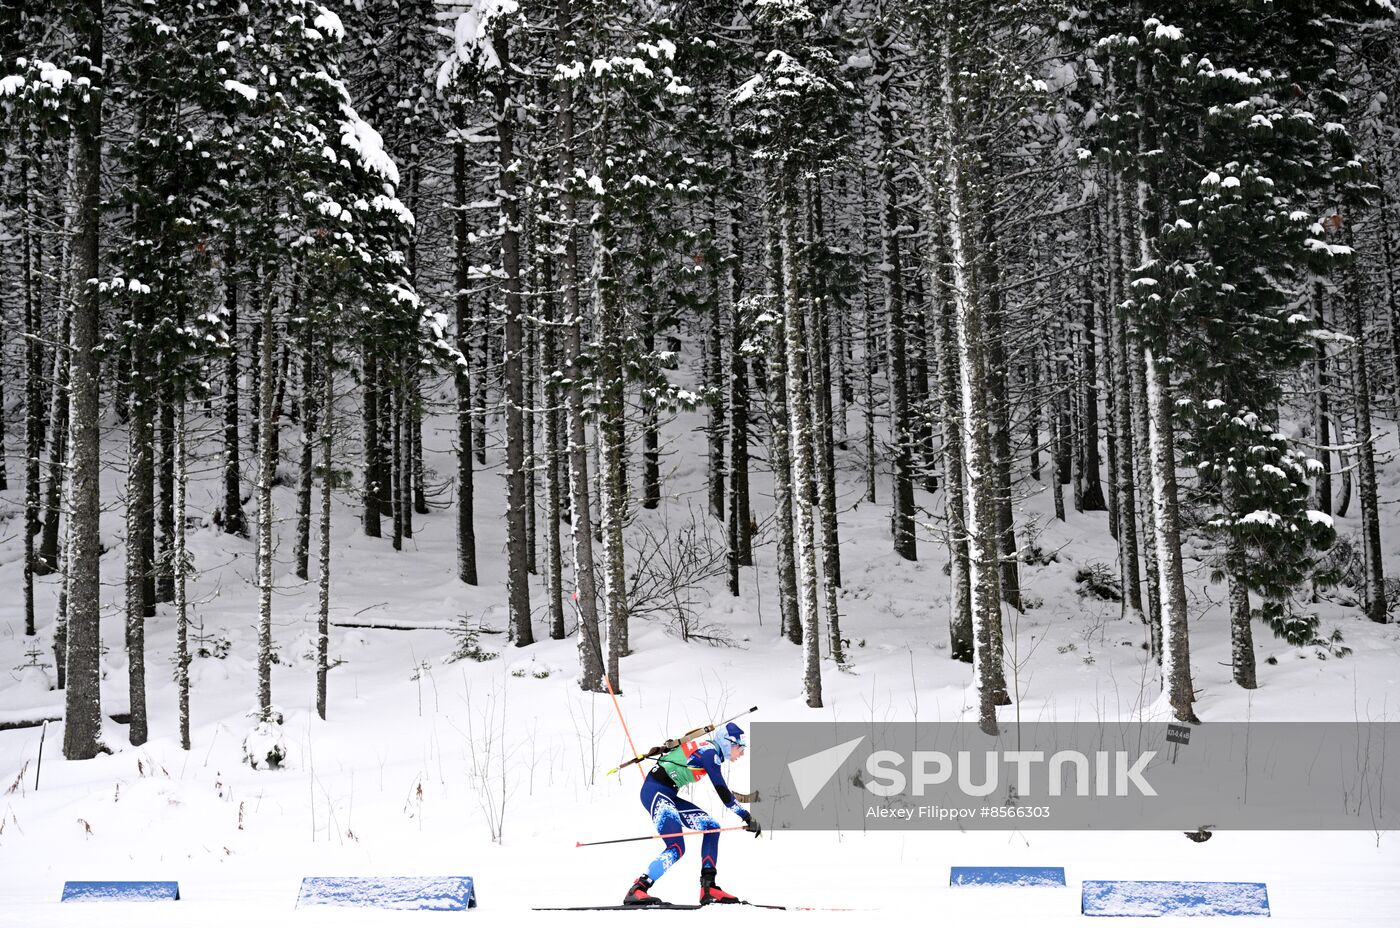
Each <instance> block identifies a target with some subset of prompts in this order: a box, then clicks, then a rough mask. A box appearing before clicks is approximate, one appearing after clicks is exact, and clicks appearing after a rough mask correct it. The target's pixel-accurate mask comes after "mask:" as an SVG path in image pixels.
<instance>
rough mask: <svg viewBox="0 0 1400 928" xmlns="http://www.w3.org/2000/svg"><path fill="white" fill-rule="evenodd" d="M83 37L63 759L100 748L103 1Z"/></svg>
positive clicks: (81, 21)
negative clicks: (84, 70)
mask: <svg viewBox="0 0 1400 928" xmlns="http://www.w3.org/2000/svg"><path fill="white" fill-rule="evenodd" d="M78 13H79V16H78V38H79V41H80V42H82V43H83V44H84V45H85V46H86V48H85V49H84V52H85V54H86V58H87V66H88V67H89V69H90V72H89V75H88V79H89V80H90V81H91V86H90V90H89V92H88V95H87V100H86V101H85V102H84V103H82V104H79V105H78V106H76V107H75V109H76V112H75V113H74V116H73V123H74V125H73V152H72V166H73V191H74V195H75V200H76V216H75V218H74V222H73V226H72V228H73V233H74V234H73V269H72V279H73V291H74V292H73V296H74V299H73V341H72V352H71V359H72V360H71V364H72V367H71V371H72V374H71V376H72V388H71V389H72V408H71V411H70V416H71V422H72V447H71V450H70V454H69V480H70V485H71V487H72V492H71V503H70V504H71V510H70V512H71V516H70V523H71V524H70V526H69V533H68V534H69V543H68V563H67V573H66V576H67V578H68V586H69V591H68V621H67V655H66V666H67V678H68V679H67V684H68V686H67V690H66V691H65V693H64V726H63V756H64V757H65V758H67V759H68V760H86V759H88V758H91V757H94V756H96V754H97V753H98V751H99V750H102V745H101V742H100V740H99V739H100V738H101V735H102V695H101V667H100V660H101V648H102V633H101V628H100V625H99V620H100V618H101V596H102V577H101V570H102V563H101V559H102V540H101V535H100V531H99V525H98V521H99V518H100V517H101V514H102V500H101V494H100V490H99V480H100V477H101V470H102V435H101V423H100V421H99V419H98V413H99V407H98V401H99V391H100V379H99V378H100V377H101V367H100V362H99V359H98V355H97V347H98V344H99V341H100V338H101V328H100V327H101V307H100V305H99V303H98V289H97V280H98V277H99V275H100V274H101V266H100V264H99V250H98V248H99V239H98V236H99V231H100V223H101V210H102V202H101V197H102V98H103V90H104V87H103V81H102V71H101V68H102V67H103V64H104V62H103V55H102V24H103V12H102V0H85V2H84V3H83V5H82V6H81V7H80V9H79V11H78Z"/></svg>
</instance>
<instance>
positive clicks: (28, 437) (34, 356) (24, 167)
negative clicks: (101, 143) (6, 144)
mask: <svg viewBox="0 0 1400 928" xmlns="http://www.w3.org/2000/svg"><path fill="white" fill-rule="evenodd" d="M20 170H21V174H20V196H21V199H20V209H21V211H22V212H23V213H24V214H26V218H25V219H24V220H23V221H22V222H23V224H22V225H21V235H22V237H23V240H22V243H21V250H22V258H23V269H22V273H23V278H24V280H23V286H24V528H23V529H22V532H23V535H24V634H25V635H27V636H29V637H31V638H32V637H33V636H34V634H35V627H34V578H35V577H36V576H38V574H39V562H38V558H37V552H36V551H35V548H34V539H35V537H36V536H37V535H38V534H39V531H40V526H39V515H40V509H39V503H40V486H39V456H40V455H41V454H43V450H44V412H43V406H44V393H43V374H44V371H43V363H44V362H43V357H42V352H41V348H40V341H39V333H40V331H41V329H42V327H43V309H42V301H41V297H40V292H39V288H38V287H37V286H35V270H36V267H35V265H36V264H38V263H39V262H37V261H36V260H35V258H34V251H35V249H34V241H33V238H34V237H33V235H32V234H31V223H30V221H29V219H28V218H27V214H28V213H29V209H30V202H31V201H30V197H29V164H28V162H27V161H22V162H21V165H20ZM56 440H57V436H55V441H56Z"/></svg>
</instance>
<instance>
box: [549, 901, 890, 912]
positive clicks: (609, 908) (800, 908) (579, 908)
mask: <svg viewBox="0 0 1400 928" xmlns="http://www.w3.org/2000/svg"><path fill="white" fill-rule="evenodd" d="M736 904H737V905H746V906H748V907H749V908H751V909H776V910H777V911H780V912H861V911H866V910H864V909H833V908H826V907H823V906H811V905H765V904H764V903H762V902H747V901H744V902H739V903H732V902H730V903H719V902H716V903H711V904H710V905H686V904H682V903H676V902H657V903H653V904H651V905H570V906H554V907H536V908H533V909H531V910H530V911H532V912H646V911H649V910H653V909H658V910H662V911H668V912H674V911H676V910H677V909H683V910H690V909H709V908H724V906H725V905H736Z"/></svg>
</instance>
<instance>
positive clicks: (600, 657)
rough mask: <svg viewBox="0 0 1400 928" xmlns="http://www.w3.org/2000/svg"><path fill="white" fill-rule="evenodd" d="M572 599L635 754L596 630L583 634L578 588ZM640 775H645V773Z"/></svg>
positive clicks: (581, 609) (579, 624)
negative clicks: (592, 633)
mask: <svg viewBox="0 0 1400 928" xmlns="http://www.w3.org/2000/svg"><path fill="white" fill-rule="evenodd" d="M573 600H574V609H575V611H577V612H578V627H579V634H580V635H582V636H583V637H584V638H585V639H588V642H589V644H591V645H593V653H594V654H595V655H596V656H597V658H598V666H599V668H600V669H601V670H602V672H603V683H605V684H606V685H607V687H608V695H609V696H611V697H612V704H613V709H614V710H615V711H616V712H617V720H618V721H619V722H621V723H622V733H623V734H625V735H626V736H627V746H628V747H630V748H631V749H632V753H633V754H636V753H637V744H636V742H634V741H633V740H632V732H631V730H629V729H628V727H627V719H625V718H623V716H622V706H620V705H618V703H617V693H616V692H615V691H614V690H613V685H612V680H609V679H608V666H607V664H606V663H604V661H603V646H602V644H601V643H600V642H599V641H598V637H597V632H596V631H594V635H593V637H592V638H589V637H588V636H587V635H584V627H585V626H586V625H587V624H588V623H587V622H585V621H584V620H583V607H582V606H580V605H579V600H578V590H574V593H573ZM609 634H611V632H609ZM638 773H641V771H640V770H639V771H638ZM642 775H643V776H645V775H646V774H642Z"/></svg>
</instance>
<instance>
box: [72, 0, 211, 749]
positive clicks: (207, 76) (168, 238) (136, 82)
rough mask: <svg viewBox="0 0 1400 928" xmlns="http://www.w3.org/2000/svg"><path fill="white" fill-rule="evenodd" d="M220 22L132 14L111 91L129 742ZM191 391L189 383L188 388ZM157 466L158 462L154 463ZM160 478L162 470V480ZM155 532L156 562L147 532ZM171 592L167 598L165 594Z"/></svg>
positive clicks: (192, 9)
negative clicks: (120, 115) (125, 433)
mask: <svg viewBox="0 0 1400 928" xmlns="http://www.w3.org/2000/svg"><path fill="white" fill-rule="evenodd" d="M218 27H219V20H218V18H216V17H210V16H206V15H204V11H203V9H202V8H201V5H199V4H195V3H190V4H184V5H182V4H167V5H165V6H164V7H163V8H162V9H161V11H160V15H156V13H155V12H154V11H153V10H152V9H149V8H142V9H140V10H138V11H135V13H134V14H133V16H132V17H131V18H130V20H129V21H128V28H127V29H126V30H125V32H124V37H125V40H126V41H125V42H124V44H123V46H122V54H121V55H120V59H119V60H120V62H121V67H120V69H119V70H115V72H114V74H113V78H114V80H115V81H116V82H117V83H118V84H119V85H120V86H121V88H122V94H121V95H120V103H121V105H122V108H123V110H124V115H126V116H128V117H129V118H130V119H131V123H130V125H131V126H132V128H133V129H134V136H132V137H130V138H124V137H123V135H122V131H123V130H116V131H114V132H113V133H112V136H113V140H114V142H118V144H113V146H112V149H113V152H114V155H115V157H114V158H113V163H112V173H113V174H115V175H116V176H119V177H121V178H123V180H124V181H125V183H123V185H122V186H121V188H120V191H121V192H120V195H119V198H118V199H119V203H120V206H121V209H120V213H121V214H122V216H123V217H124V221H122V222H121V223H120V224H119V225H118V231H117V236H116V238H117V242H116V243H115V247H114V248H113V249H112V253H111V255H110V258H109V262H110V273H109V276H107V277H105V278H104V279H103V280H102V282H101V284H100V285H99V286H100V289H101V291H102V292H103V293H104V294H105V295H106V301H107V302H108V304H109V305H110V306H111V307H112V310H113V311H114V312H116V313H118V314H119V315H121V316H122V317H123V325H122V327H121V329H120V342H121V344H122V346H123V347H124V349H125V351H126V353H127V356H128V357H129V358H130V359H131V372H130V374H129V377H128V385H127V389H128V391H129V392H128V402H127V425H128V430H129V439H128V462H127V484H126V485H127V493H126V501H127V505H126V526H127V532H126V548H127V556H126V562H127V563H126V567H127V576H126V647H127V676H128V682H129V687H128V689H129V697H130V706H131V722H130V726H129V737H130V740H131V743H132V744H136V745H139V744H143V743H144V742H145V740H146V736H147V722H146V694H145V629H144V626H145V620H146V619H147V618H149V617H151V616H152V615H154V614H155V599H156V586H155V579H156V574H157V572H159V573H161V574H168V573H169V563H170V560H171V558H173V557H174V553H173V541H174V539H173V538H172V535H173V531H174V505H173V504H174V501H173V499H172V498H171V497H172V493H173V484H172V483H171V482H170V481H168V480H167V479H165V478H166V477H167V476H169V477H170V478H172V479H173V466H174V461H173V458H172V459H170V460H162V462H161V463H162V480H161V497H162V498H161V507H160V510H159V519H157V515H158V511H157V509H156V507H155V492H154V491H155V485H156V463H157V462H156V458H157V449H156V442H155V426H156V424H157V422H159V423H160V425H161V443H162V449H163V450H168V451H170V452H172V453H173V450H174V445H173V435H172V434H171V433H172V431H173V411H174V410H173V406H174V404H175V403H177V402H179V403H183V402H184V399H185V393H186V390H187V388H188V385H189V384H190V382H191V380H192V378H191V376H190V373H191V372H190V364H191V363H192V362H194V361H196V360H198V359H201V358H202V357H203V356H204V354H205V351H204V346H205V345H206V344H207V343H210V342H215V341H216V340H217V336H218V331H217V327H216V326H214V325H212V324H211V323H212V320H211V317H210V316H209V315H207V314H206V313H203V312H201V311H200V297H199V293H200V291H201V286H202V284H201V281H202V279H203V278H204V276H205V275H206V274H208V273H209V265H208V258H207V255H208V251H207V248H206V247H204V246H205V243H206V242H207V241H208V240H209V239H210V238H211V237H212V236H213V234H214V231H215V230H214V228H213V225H212V222H211V220H212V219H213V217H214V215H215V214H214V211H213V210H212V209H211V208H210V207H211V204H214V203H216V202H218V200H219V199H220V192H219V189H218V187H217V185H216V184H215V183H214V176H213V171H212V169H213V166H214V165H215V164H216V163H217V162H218V160H219V159H220V158H221V157H222V156H223V154H224V148H225V145H226V140H225V139H223V138H221V137H219V136H217V135H214V134H211V133H210V132H209V131H208V126H209V125H210V114H211V113H213V112H215V111H217V110H218V109H219V108H220V107H221V105H222V103H223V102H224V100H225V98H226V97H227V96H228V94H229V90H228V89H227V88H225V87H224V78H223V77H222V76H221V75H223V74H225V73H227V70H228V68H229V67H231V66H233V56H232V46H231V45H229V44H228V43H226V42H221V39H220V33H219V28H218ZM196 382H197V381H196ZM162 458H164V455H162ZM166 467H169V468H171V469H172V472H171V473H170V474H169V475H167V474H166V473H164V471H165V469H166ZM157 522H159V525H160V529H161V559H160V561H159V562H158V561H157V560H156V558H155V552H154V548H155V545H154V541H155V537H154V535H155V533H154V529H155V527H156V524H157ZM172 592H173V590H172Z"/></svg>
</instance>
